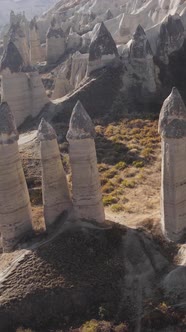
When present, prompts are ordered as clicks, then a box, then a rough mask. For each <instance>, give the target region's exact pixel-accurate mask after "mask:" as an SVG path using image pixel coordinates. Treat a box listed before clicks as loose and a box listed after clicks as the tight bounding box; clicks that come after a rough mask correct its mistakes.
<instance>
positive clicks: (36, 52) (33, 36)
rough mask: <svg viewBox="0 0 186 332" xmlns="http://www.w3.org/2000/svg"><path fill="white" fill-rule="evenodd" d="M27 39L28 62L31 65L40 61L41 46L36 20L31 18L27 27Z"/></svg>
mask: <svg viewBox="0 0 186 332" xmlns="http://www.w3.org/2000/svg"><path fill="white" fill-rule="evenodd" d="M29 28H30V29H29V32H30V34H29V39H30V62H31V64H32V65H35V64H37V63H38V62H41V61H42V55H41V44H40V37H39V29H38V26H37V21H36V18H33V19H32V20H31V22H30V26H29Z"/></svg>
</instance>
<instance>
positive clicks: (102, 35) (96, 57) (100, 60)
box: [88, 22, 118, 74]
mask: <svg viewBox="0 0 186 332" xmlns="http://www.w3.org/2000/svg"><path fill="white" fill-rule="evenodd" d="M117 57H118V51H117V47H116V43H115V41H114V39H113V38H112V35H111V33H110V32H109V31H108V30H107V28H106V26H105V24H104V23H103V22H102V23H101V24H100V25H98V27H97V29H96V30H95V32H94V35H93V38H92V40H91V44H90V49H89V64H88V74H90V73H91V72H93V71H94V70H97V69H100V68H103V67H105V66H108V65H109V64H110V63H112V62H113V60H114V59H116V58H117Z"/></svg>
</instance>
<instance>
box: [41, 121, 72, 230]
mask: <svg viewBox="0 0 186 332" xmlns="http://www.w3.org/2000/svg"><path fill="white" fill-rule="evenodd" d="M38 138H39V140H40V151H41V164H42V194H43V205H44V218H45V223H46V227H47V226H49V225H52V224H53V223H54V222H55V221H56V219H57V218H58V217H59V216H60V215H61V214H62V213H63V212H64V211H68V210H69V209H70V208H71V205H72V203H71V199H70V194H69V188H68V184H67V178H66V174H65V172H64V169H63V165H62V162H61V156H60V151H59V147H58V143H57V137H56V133H55V131H54V129H53V128H52V126H51V125H50V124H49V123H47V122H46V121H45V120H44V119H42V120H41V123H40V125H39V128H38Z"/></svg>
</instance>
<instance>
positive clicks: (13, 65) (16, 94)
mask: <svg viewBox="0 0 186 332" xmlns="http://www.w3.org/2000/svg"><path fill="white" fill-rule="evenodd" d="M1 75H2V100H3V101H6V102H7V103H8V104H9V106H10V108H11V110H12V112H13V114H14V117H15V120H16V125H17V127H18V126H20V125H21V124H22V123H23V122H24V120H25V119H26V118H27V117H28V116H31V117H35V116H37V115H38V114H39V113H40V111H41V110H42V108H43V107H44V106H45V105H46V104H47V103H48V102H49V99H48V97H47V95H46V92H45V89H44V86H43V84H42V81H41V78H40V76H39V73H38V72H37V71H36V70H35V69H34V68H32V67H31V66H27V65H26V63H25V62H24V59H23V58H22V56H21V54H20V52H19V50H18V49H17V47H16V46H15V44H14V43H13V42H12V41H10V42H9V44H8V46H7V49H6V51H5V52H4V55H3V58H2V61H1Z"/></svg>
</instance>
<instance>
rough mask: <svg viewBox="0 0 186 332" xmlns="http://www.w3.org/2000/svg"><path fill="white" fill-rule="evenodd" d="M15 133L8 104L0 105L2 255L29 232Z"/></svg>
mask: <svg viewBox="0 0 186 332" xmlns="http://www.w3.org/2000/svg"><path fill="white" fill-rule="evenodd" d="M18 137H19V136H18V132H17V129H16V126H15V121H14V118H13V115H12V113H11V111H10V108H9V106H8V104H7V103H2V104H1V105H0V230H1V236H2V245H3V250H4V252H8V251H11V250H12V249H13V248H14V246H15V245H16V244H17V243H18V242H19V240H20V238H21V237H23V236H24V235H25V234H26V233H28V232H31V231H32V214H31V205H30V198H29V194H28V189H27V185H26V181H25V176H24V173H23V168H22V164H21V160H20V156H19V150H18V143H17V140H18Z"/></svg>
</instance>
